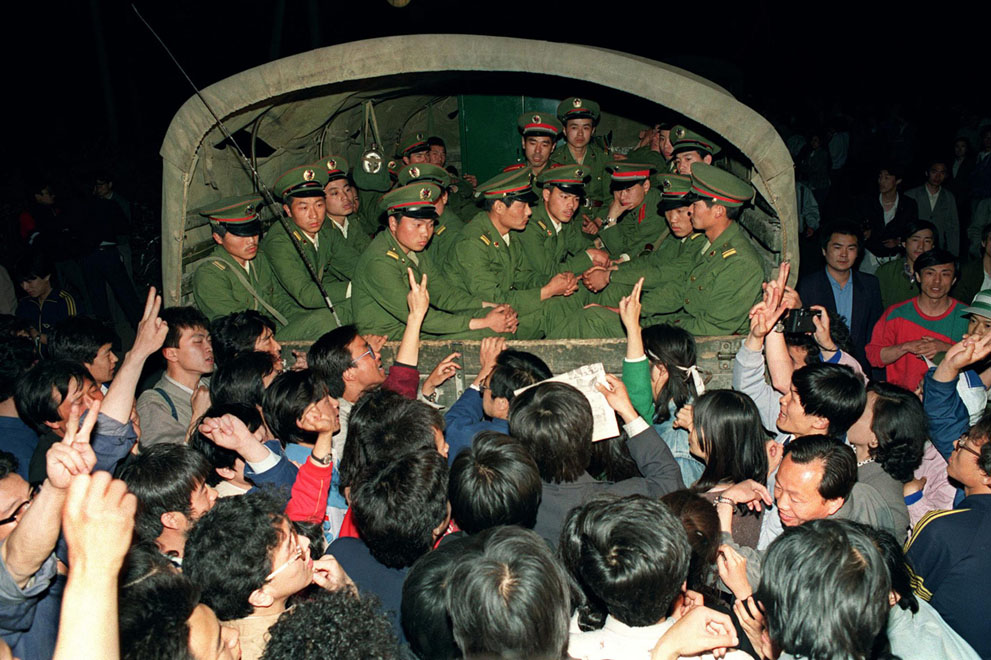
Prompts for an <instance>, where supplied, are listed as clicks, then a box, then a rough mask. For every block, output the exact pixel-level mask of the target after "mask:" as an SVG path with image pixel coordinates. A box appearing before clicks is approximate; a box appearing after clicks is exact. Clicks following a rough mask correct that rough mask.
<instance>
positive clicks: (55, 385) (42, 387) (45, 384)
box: [14, 360, 93, 428]
mask: <svg viewBox="0 0 991 660" xmlns="http://www.w3.org/2000/svg"><path fill="white" fill-rule="evenodd" d="M73 380H75V381H76V384H77V385H78V386H80V387H81V386H82V385H83V383H84V382H85V381H87V380H89V381H92V380H93V379H92V377H91V376H90V375H89V372H88V371H86V367H84V366H83V365H81V364H79V363H77V362H69V361H68V360H42V361H41V362H39V363H38V364H36V365H34V366H33V367H31V368H30V369H28V371H27V373H25V374H24V375H23V376H22V377H21V379H20V380H19V381H17V384H16V385H15V388H14V403H16V404H17V412H18V413H19V414H20V416H21V419H23V420H24V421H25V422H28V423H29V424H33V425H35V426H37V427H39V428H40V427H42V426H43V425H44V423H45V422H58V421H60V420H61V418H60V417H59V412H58V407H59V405H60V404H61V403H62V401H63V400H64V399H65V397H66V395H67V394H68V393H69V384H70V383H71V382H72V381H73ZM56 392H58V400H56V399H55V393H56Z"/></svg>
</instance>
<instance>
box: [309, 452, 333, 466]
mask: <svg viewBox="0 0 991 660" xmlns="http://www.w3.org/2000/svg"><path fill="white" fill-rule="evenodd" d="M310 458H312V459H313V462H314V463H316V464H317V465H322V466H323V467H327V466H328V465H330V464H331V463H333V462H334V455H333V454H327V455H326V456H324V457H322V458H321V457H319V456H317V455H316V454H314V453H313V452H310Z"/></svg>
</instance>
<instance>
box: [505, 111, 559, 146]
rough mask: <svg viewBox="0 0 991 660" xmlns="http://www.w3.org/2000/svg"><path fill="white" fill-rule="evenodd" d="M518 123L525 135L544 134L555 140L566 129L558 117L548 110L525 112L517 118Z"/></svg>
mask: <svg viewBox="0 0 991 660" xmlns="http://www.w3.org/2000/svg"><path fill="white" fill-rule="evenodd" d="M516 125H517V126H519V128H520V133H522V134H523V137H529V136H540V135H543V136H546V137H549V138H551V139H552V140H553V139H555V138H557V136H558V135H560V134H561V131H563V130H564V126H562V125H561V122H559V121H558V120H557V117H554V116H552V115H549V114H547V113H546V112H524V113H523V114H522V115H520V117H519V119H517V120H516Z"/></svg>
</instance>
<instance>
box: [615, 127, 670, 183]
mask: <svg viewBox="0 0 991 660" xmlns="http://www.w3.org/2000/svg"><path fill="white" fill-rule="evenodd" d="M670 135H671V124H668V123H666V122H658V123H656V124H654V125H653V127H651V128H649V129H647V131H646V134H645V135H644V136H643V137H642V138H641V140H640V145H638V146H637V147H636V148H635V149H632V150H630V152H629V153H628V154H626V158H627V160H629V161H632V162H634V163H649V164H651V165H653V166H654V167H656V168H657V172H658V175H657V177H656V180H654V183H657V182H658V181H659V177H660V176H661V175H662V174H670V173H672V172H674V162H673V160H672V159H673V154H674V147H673V146H672V145H671V140H670Z"/></svg>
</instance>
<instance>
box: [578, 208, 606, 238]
mask: <svg viewBox="0 0 991 660" xmlns="http://www.w3.org/2000/svg"><path fill="white" fill-rule="evenodd" d="M600 229H602V221H601V220H599V219H598V218H593V217H591V216H589V215H588V214H587V213H582V231H583V232H585V233H586V234H591V235H592V236H595V235H596V234H598V233H599V230H600Z"/></svg>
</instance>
